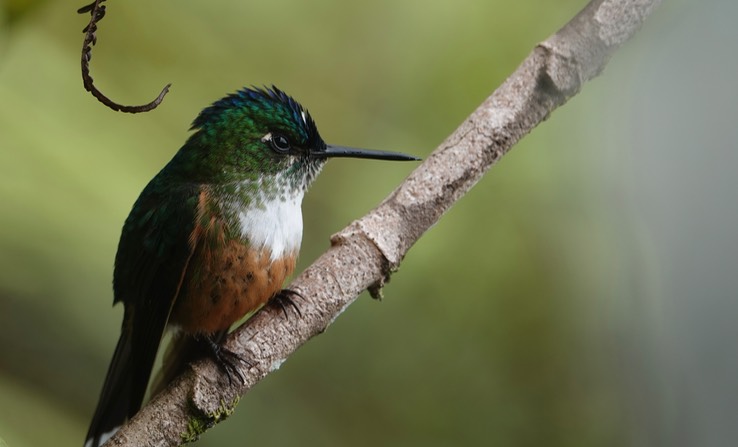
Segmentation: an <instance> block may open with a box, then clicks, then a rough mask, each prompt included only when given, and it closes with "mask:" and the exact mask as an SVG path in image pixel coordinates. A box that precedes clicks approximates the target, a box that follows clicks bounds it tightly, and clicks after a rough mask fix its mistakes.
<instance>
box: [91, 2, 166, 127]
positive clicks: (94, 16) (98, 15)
mask: <svg viewBox="0 0 738 447" xmlns="http://www.w3.org/2000/svg"><path fill="white" fill-rule="evenodd" d="M103 2H105V0H94V1H93V2H92V3H90V4H89V5H85V6H83V7H81V8H79V9H78V10H77V13H79V14H85V13H88V12H89V13H90V22H89V23H88V24H87V26H86V27H85V28H84V29H83V30H82V32H83V33H85V39H84V41H83V42H82V83H83V84H84V86H85V90H87V91H88V92H90V93H92V96H94V97H95V98H97V100H98V101H100V102H101V103H103V104H105V105H106V106H108V107H110V108H111V109H113V110H115V111H116V112H125V113H141V112H148V111H150V110H154V109H155V108H157V107H158V106H159V104H161V102H162V101H164V96H165V95H166V94H167V93H169V87H171V86H172V84H167V85H165V86H164V88H163V89H162V90H161V92H160V93H159V96H157V97H156V98H154V100H153V101H151V102H149V103H147V104H142V105H140V106H124V105H123V104H118V103H117V102H115V101H113V100H112V99H110V98H108V97H107V96H105V94H104V93H103V92H101V91H100V90H98V88H97V87H95V83H94V81H93V80H92V75H91V74H90V60H91V59H92V47H93V46H94V45H95V44H96V43H97V24H98V23H99V22H100V20H102V19H103V17H105V5H103Z"/></svg>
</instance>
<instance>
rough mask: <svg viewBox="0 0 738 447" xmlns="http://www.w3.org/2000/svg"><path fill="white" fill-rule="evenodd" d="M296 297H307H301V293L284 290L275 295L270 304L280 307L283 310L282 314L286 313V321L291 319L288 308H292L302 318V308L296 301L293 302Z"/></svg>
mask: <svg viewBox="0 0 738 447" xmlns="http://www.w3.org/2000/svg"><path fill="white" fill-rule="evenodd" d="M295 297H297V298H302V299H305V297H303V296H302V295H300V293H299V292H296V291H294V290H290V289H282V290H280V291H279V292H277V293H276V294H274V296H273V297H272V299H271V300H270V301H269V303H270V304H272V305H275V306H279V308H280V309H282V313H284V318H285V319H287V318H289V316H288V315H287V306H290V307H292V308H293V309H294V310H295V312H296V313H297V315H299V316H300V317H301V318H302V312H300V308H299V307H298V306H297V304H296V303H295V300H293V298H295Z"/></svg>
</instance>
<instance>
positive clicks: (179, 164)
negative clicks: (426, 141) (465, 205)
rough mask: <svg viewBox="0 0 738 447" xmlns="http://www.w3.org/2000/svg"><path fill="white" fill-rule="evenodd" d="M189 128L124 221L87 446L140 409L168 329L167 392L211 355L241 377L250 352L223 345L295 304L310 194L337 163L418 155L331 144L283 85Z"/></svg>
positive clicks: (249, 95) (233, 99)
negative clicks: (108, 347)
mask: <svg viewBox="0 0 738 447" xmlns="http://www.w3.org/2000/svg"><path fill="white" fill-rule="evenodd" d="M190 130H191V131H193V133H192V134H191V135H190V137H189V138H188V139H187V141H186V142H185V143H184V145H183V146H182V147H181V148H180V149H179V151H178V152H177V153H176V154H175V155H174V157H173V158H172V159H171V161H169V163H167V164H166V165H165V166H164V168H163V169H162V170H161V171H160V172H159V173H158V174H157V175H156V176H155V177H154V178H153V179H152V180H151V181H150V182H149V183H148V185H146V187H145V188H144V190H143V191H142V192H141V194H140V196H139V197H138V199H137V200H136V202H135V204H134V205H133V208H132V210H131V212H130V214H129V215H128V218H127V219H126V221H125V223H124V225H123V230H122V233H121V237H120V242H119V244H118V251H117V254H116V256H115V269H114V273H113V291H114V299H113V304H116V303H119V302H122V303H123V305H124V316H123V323H122V327H121V335H120V338H119V339H118V344H117V345H116V348H115V353H114V354H113V358H112V360H111V362H110V366H109V367H108V372H107V375H106V377H105V382H104V385H103V388H102V392H101V393H100V399H99V402H98V404H97V408H96V410H95V413H94V416H93V418H92V422H91V424H90V428H89V431H88V433H87V438H86V442H85V447H98V446H99V445H100V444H102V443H104V442H105V441H106V440H107V439H109V438H110V437H111V436H112V435H113V434H114V433H115V431H116V430H117V429H118V427H120V426H121V425H122V424H123V423H124V422H125V421H126V420H127V419H129V418H131V417H133V415H134V414H136V413H137V412H138V410H139V409H140V407H141V404H142V402H143V399H144V395H145V394H146V390H147V388H148V383H149V379H150V376H151V372H152V369H153V364H154V359H155V357H156V353H157V351H158V349H159V345H160V343H161V340H162V337H163V335H164V333H165V331H166V330H167V328H169V329H174V330H175V332H176V336H175V337H174V339H173V342H172V346H170V349H169V350H168V352H167V354H166V355H165V360H164V366H163V368H162V372H160V374H159V380H158V385H156V386H155V388H157V389H161V388H162V387H163V386H164V385H166V384H167V383H168V382H169V381H171V380H172V379H173V378H174V376H176V374H177V373H178V372H180V371H181V370H182V368H183V367H184V366H186V364H187V363H188V362H189V361H191V360H193V359H196V358H198V356H202V355H210V356H212V358H213V359H214V360H215V361H216V362H217V363H218V364H219V366H221V367H222V368H224V369H225V370H226V372H229V373H230V372H234V371H235V368H234V367H233V366H234V365H233V362H234V361H235V360H239V359H237V358H236V359H234V356H235V354H233V353H231V352H229V351H227V350H226V349H225V348H223V347H222V346H220V343H221V342H222V341H223V340H224V338H225V335H227V333H228V330H229V328H230V327H231V325H232V324H233V323H235V322H236V321H238V320H240V319H241V318H242V317H244V316H245V315H248V314H250V313H253V312H254V311H256V310H258V309H259V308H261V307H262V306H264V305H265V304H267V303H269V302H270V301H273V302H276V301H279V304H280V305H281V306H283V310H284V302H283V300H285V299H286V300H287V301H290V304H292V305H293V306H294V303H293V302H291V298H290V296H291V294H295V293H294V292H291V293H290V291H288V290H282V285H283V283H284V281H285V279H286V278H287V277H288V276H289V275H291V274H292V271H293V270H294V268H295V261H296V259H297V255H298V252H299V250H300V243H301V240H302V210H301V205H302V199H303V196H304V194H305V191H306V190H307V189H308V187H309V186H310V184H311V183H312V182H313V181H314V180H315V178H316V176H317V175H318V174H319V173H320V171H321V169H322V167H323V165H324V164H325V162H326V161H327V160H328V159H329V158H338V157H352V158H366V159H379V160H397V161H402V160H419V159H418V158H416V157H413V156H411V155H405V154H402V153H397V152H387V151H377V150H368V149H359V148H351V147H344V146H333V145H327V144H326V143H325V142H324V141H323V139H322V138H321V136H320V134H319V133H318V129H317V127H316V126H315V122H314V121H313V119H312V117H311V116H310V114H309V113H308V111H307V109H305V108H303V107H302V106H301V105H300V104H299V103H298V102H297V101H295V100H294V99H293V98H292V97H290V96H288V95H287V94H286V93H284V92H283V91H282V90H279V89H278V88H276V87H274V86H272V87H271V88H267V87H264V88H255V87H252V88H244V89H241V90H239V91H237V92H235V93H232V94H230V95H228V96H226V97H224V98H222V99H220V100H218V101H216V102H214V103H213V104H212V105H211V106H209V107H207V108H205V109H204V110H202V111H201V112H200V114H199V115H198V116H197V118H196V119H195V120H194V122H193V124H192V127H191V129H190ZM298 311H299V309H298ZM170 354H171V355H170ZM229 378H230V375H229Z"/></svg>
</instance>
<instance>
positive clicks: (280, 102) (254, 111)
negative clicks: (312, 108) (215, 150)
mask: <svg viewBox="0 0 738 447" xmlns="http://www.w3.org/2000/svg"><path fill="white" fill-rule="evenodd" d="M243 114H248V115H249V116H251V117H254V118H256V117H264V119H265V120H269V121H270V122H275V121H276V122H280V121H281V123H280V124H281V125H283V126H285V127H289V128H290V130H292V131H293V132H297V133H298V134H299V136H300V139H301V140H302V143H303V144H306V145H312V144H316V143H318V142H319V141H321V138H320V134H319V133H318V128H317V127H316V126H315V121H313V118H312V117H311V116H310V113H309V112H308V111H307V109H305V108H304V107H303V106H302V105H301V104H300V103H298V102H297V101H295V99H293V98H292V97H291V96H289V95H288V94H286V93H285V92H283V91H282V90H280V89H278V88H277V87H275V86H272V87H264V88H259V87H251V88H243V89H241V90H239V91H237V92H235V93H232V94H230V95H228V96H226V97H224V98H222V99H220V100H218V101H216V102H214V103H213V104H212V105H211V106H209V107H207V108H205V109H203V111H202V112H200V114H199V115H198V116H197V118H195V121H193V122H192V127H191V129H190V130H198V129H202V130H207V129H208V128H209V127H211V126H217V125H218V124H221V125H223V124H226V125H227V122H228V121H229V118H234V117H237V116H239V115H243Z"/></svg>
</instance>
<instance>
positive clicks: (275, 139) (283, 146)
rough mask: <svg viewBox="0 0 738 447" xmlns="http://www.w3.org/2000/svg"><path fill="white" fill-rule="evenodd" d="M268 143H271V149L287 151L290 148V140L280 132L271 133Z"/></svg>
mask: <svg viewBox="0 0 738 447" xmlns="http://www.w3.org/2000/svg"><path fill="white" fill-rule="evenodd" d="M269 142H270V144H271V145H272V149H274V150H275V151H276V152H282V153H284V152H288V151H289V150H290V149H292V145H291V144H290V140H288V139H287V137H285V136H284V135H282V134H278V133H273V134H272V138H271V140H269Z"/></svg>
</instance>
